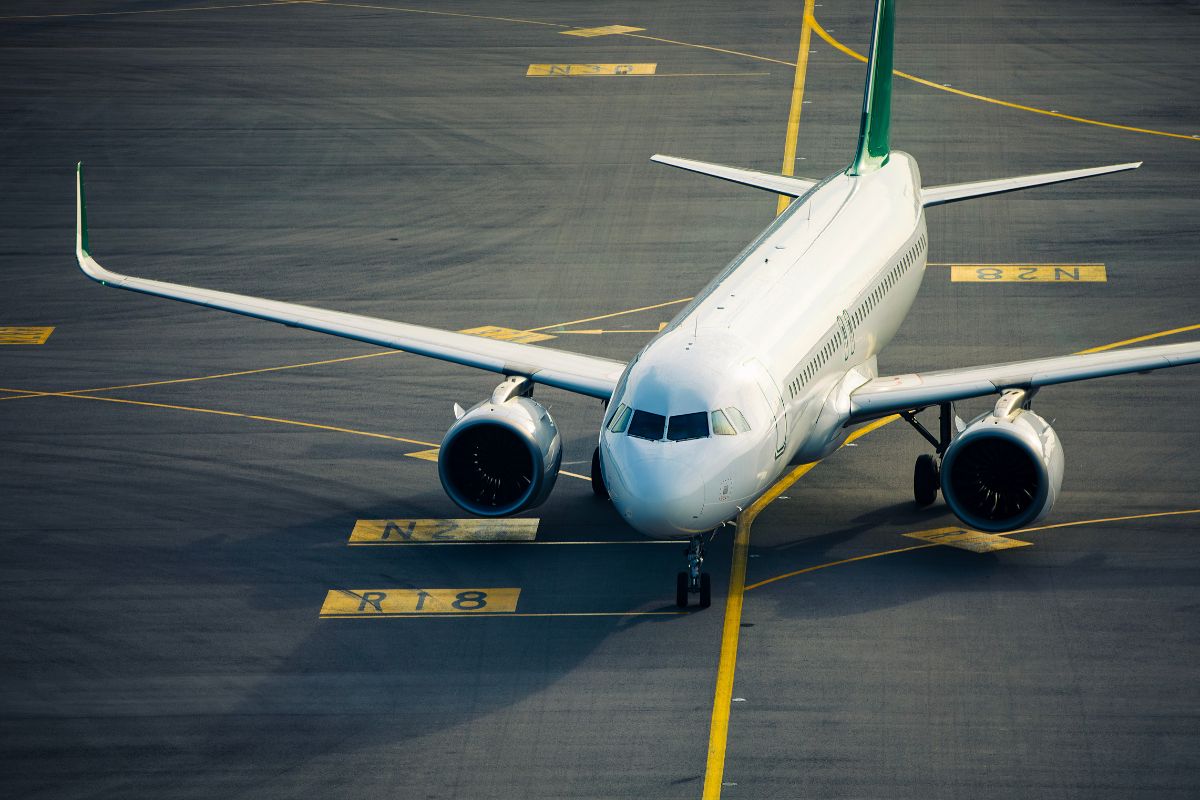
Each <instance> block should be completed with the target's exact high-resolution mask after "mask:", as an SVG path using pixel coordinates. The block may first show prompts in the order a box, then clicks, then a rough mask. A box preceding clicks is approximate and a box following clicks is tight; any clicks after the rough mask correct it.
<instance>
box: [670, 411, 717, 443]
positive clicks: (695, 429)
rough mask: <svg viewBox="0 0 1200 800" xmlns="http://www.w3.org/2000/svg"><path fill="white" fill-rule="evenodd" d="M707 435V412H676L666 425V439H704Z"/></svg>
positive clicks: (675, 440)
mask: <svg viewBox="0 0 1200 800" xmlns="http://www.w3.org/2000/svg"><path fill="white" fill-rule="evenodd" d="M707 436H708V412H707V411H697V412H696V413H694V414H676V415H675V416H673V417H671V422H670V424H668V425H667V439H669V440H670V441H672V442H682V441H686V440H687V439H704V438H706V437H707Z"/></svg>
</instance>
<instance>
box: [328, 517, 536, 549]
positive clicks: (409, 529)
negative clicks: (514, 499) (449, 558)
mask: <svg viewBox="0 0 1200 800" xmlns="http://www.w3.org/2000/svg"><path fill="white" fill-rule="evenodd" d="M538 522H539V520H537V519H478V518H474V519H360V520H358V521H357V522H356V523H354V530H353V531H352V532H351V533H350V542H349V543H350V544H352V545H374V544H408V543H409V542H532V541H533V540H534V539H536V538H537V530H538Z"/></svg>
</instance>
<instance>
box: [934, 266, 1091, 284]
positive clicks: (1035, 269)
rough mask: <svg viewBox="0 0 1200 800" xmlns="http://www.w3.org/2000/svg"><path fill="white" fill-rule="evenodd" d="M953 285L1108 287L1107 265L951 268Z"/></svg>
mask: <svg viewBox="0 0 1200 800" xmlns="http://www.w3.org/2000/svg"><path fill="white" fill-rule="evenodd" d="M949 266H950V281H951V282H952V283H1106V282H1107V281H1108V272H1107V271H1106V270H1105V268H1104V265H1103V264H950V265H949Z"/></svg>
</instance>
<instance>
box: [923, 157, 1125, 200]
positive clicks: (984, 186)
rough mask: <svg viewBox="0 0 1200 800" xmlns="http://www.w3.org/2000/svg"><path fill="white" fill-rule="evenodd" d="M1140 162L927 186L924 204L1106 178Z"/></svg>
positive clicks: (924, 192) (924, 190)
mask: <svg viewBox="0 0 1200 800" xmlns="http://www.w3.org/2000/svg"><path fill="white" fill-rule="evenodd" d="M1141 165H1142V162H1140V161H1133V162H1130V163H1128V164H1112V165H1110V166H1107V167H1088V168H1087V169H1069V170H1066V171H1064V172H1045V173H1042V174H1041V175H1021V176H1018V177H1016V178H1000V179H998V180H993V181H972V182H971V183H953V184H949V185H947V186H926V187H924V188H923V189H921V203H922V205H924V206H925V207H926V208H929V207H930V206H940V205H942V204H944V203H956V202H958V201H959V200H970V199H971V198H973V197H987V196H988V195H993V194H1004V193H1005V192H1015V191H1017V190H1019V189H1028V188H1029V187H1031V186H1046V185H1047V184H1051V183H1064V182H1066V181H1077V180H1079V179H1080V178H1091V177H1093V176H1095V175H1107V174H1109V173H1110V172H1124V171H1125V170H1127V169H1137V168H1138V167H1140V166H1141Z"/></svg>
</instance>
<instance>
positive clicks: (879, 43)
mask: <svg viewBox="0 0 1200 800" xmlns="http://www.w3.org/2000/svg"><path fill="white" fill-rule="evenodd" d="M895 29H896V0H877V2H876V5H875V24H874V27H873V28H872V31H871V50H870V53H869V54H868V57H867V86H866V89H865V90H864V92H863V109H862V122H861V124H860V126H859V130H858V151H857V152H856V153H855V154H854V161H853V162H851V164H850V169H848V170H846V173H847V174H848V175H864V174H866V173H868V172H874V171H875V170H877V169H879V168H880V167H882V166H883V165H884V164H886V163H887V161H888V155H889V153H890V152H891V150H890V148H889V147H888V129H889V128H890V127H891V123H892V34H893V32H894V31H895Z"/></svg>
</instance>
